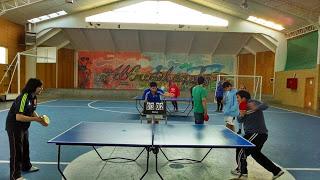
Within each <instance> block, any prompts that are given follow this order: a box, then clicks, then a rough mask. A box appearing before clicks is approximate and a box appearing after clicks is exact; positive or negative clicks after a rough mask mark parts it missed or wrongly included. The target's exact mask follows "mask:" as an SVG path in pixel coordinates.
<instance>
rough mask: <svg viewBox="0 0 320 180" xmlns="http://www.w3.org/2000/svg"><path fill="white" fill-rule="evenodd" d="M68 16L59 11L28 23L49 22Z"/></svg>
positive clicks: (30, 20)
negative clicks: (49, 20)
mask: <svg viewBox="0 0 320 180" xmlns="http://www.w3.org/2000/svg"><path fill="white" fill-rule="evenodd" d="M66 14H67V12H65V11H59V12H55V13H51V14H47V15H43V16H40V17H37V18H33V19H29V20H28V22H30V23H37V22H41V21H45V20H48V19H52V18H56V17H59V16H63V15H66Z"/></svg>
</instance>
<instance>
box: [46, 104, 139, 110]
mask: <svg viewBox="0 0 320 180" xmlns="http://www.w3.org/2000/svg"><path fill="white" fill-rule="evenodd" d="M41 107H58V108H59V107H61V108H88V105H86V106H58V105H53V106H51V105H41ZM95 108H107V109H136V108H135V107H125V106H123V107H120V106H119V107H111V106H98V107H95Z"/></svg>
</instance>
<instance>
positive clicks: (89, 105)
mask: <svg viewBox="0 0 320 180" xmlns="http://www.w3.org/2000/svg"><path fill="white" fill-rule="evenodd" d="M95 102H98V100H96V101H92V102H90V103H88V107H89V108H92V109H95V110H99V111H106V112H113V113H121V114H135V115H136V114H137V113H133V112H125V111H112V110H107V109H101V108H96V107H93V106H91V104H93V103H95Z"/></svg>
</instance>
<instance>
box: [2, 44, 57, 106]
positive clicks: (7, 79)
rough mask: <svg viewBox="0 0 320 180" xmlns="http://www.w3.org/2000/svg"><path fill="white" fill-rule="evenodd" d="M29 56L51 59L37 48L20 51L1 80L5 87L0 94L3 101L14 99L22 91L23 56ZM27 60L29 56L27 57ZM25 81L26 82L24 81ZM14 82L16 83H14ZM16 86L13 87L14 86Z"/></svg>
mask: <svg viewBox="0 0 320 180" xmlns="http://www.w3.org/2000/svg"><path fill="white" fill-rule="evenodd" d="M23 56H24V57H28V59H31V58H34V59H35V60H36V61H37V59H39V58H40V59H45V60H50V59H52V58H51V57H48V56H41V55H39V53H38V52H37V48H32V49H29V50H26V51H23V52H18V53H17V54H16V55H15V57H14V59H13V60H12V61H11V63H10V64H9V65H8V66H7V68H6V69H5V72H4V74H3V76H2V78H1V80H0V86H1V87H4V89H2V92H1V94H0V99H1V100H3V101H6V100H14V99H15V98H16V97H17V96H18V95H19V94H20V91H21V66H20V64H21V59H22V57H23ZM26 60H27V58H26ZM23 83H24V82H23ZM13 84H14V85H13ZM13 86H14V87H15V88H12V87H13Z"/></svg>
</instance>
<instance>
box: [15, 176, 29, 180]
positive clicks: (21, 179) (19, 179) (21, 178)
mask: <svg viewBox="0 0 320 180" xmlns="http://www.w3.org/2000/svg"><path fill="white" fill-rule="evenodd" d="M16 180H27V179H26V178H24V177H22V176H21V177H19V178H18V179H16Z"/></svg>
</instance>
